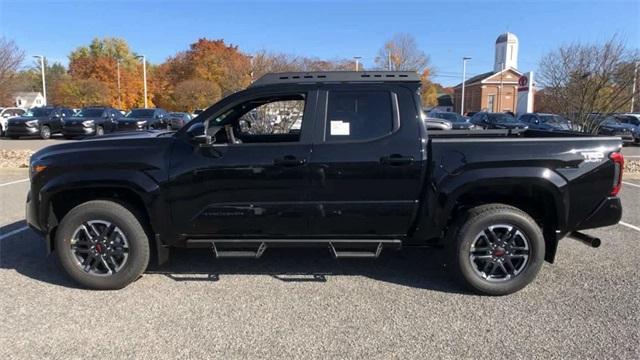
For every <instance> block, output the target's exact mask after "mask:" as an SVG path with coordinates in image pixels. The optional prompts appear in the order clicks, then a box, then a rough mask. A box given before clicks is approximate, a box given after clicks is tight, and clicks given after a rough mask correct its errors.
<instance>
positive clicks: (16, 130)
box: [7, 124, 40, 137]
mask: <svg viewBox="0 0 640 360" xmlns="http://www.w3.org/2000/svg"><path fill="white" fill-rule="evenodd" d="M39 134H40V127H39V126H27V125H25V124H9V125H8V126H7V136H9V137H11V136H33V135H39Z"/></svg>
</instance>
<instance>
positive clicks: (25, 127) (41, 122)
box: [6, 107, 73, 139]
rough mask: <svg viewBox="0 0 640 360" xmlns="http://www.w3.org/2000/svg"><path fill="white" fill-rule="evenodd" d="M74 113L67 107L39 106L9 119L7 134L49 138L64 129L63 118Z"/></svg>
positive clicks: (17, 136)
mask: <svg viewBox="0 0 640 360" xmlns="http://www.w3.org/2000/svg"><path fill="white" fill-rule="evenodd" d="M71 115H73V111H72V110H71V109H67V108H56V107H39V108H33V109H31V110H29V111H28V112H27V113H26V114H24V115H23V116H19V117H14V118H11V119H9V120H8V121H7V130H6V135H7V136H8V137H10V138H12V139H17V138H19V137H21V136H39V137H41V138H43V139H49V138H50V137H51V135H53V134H56V133H59V132H60V131H61V130H62V120H63V119H64V118H67V117H70V116H71Z"/></svg>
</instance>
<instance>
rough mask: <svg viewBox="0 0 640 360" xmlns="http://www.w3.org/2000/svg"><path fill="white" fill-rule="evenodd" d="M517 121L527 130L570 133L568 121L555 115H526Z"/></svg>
mask: <svg viewBox="0 0 640 360" xmlns="http://www.w3.org/2000/svg"><path fill="white" fill-rule="evenodd" d="M518 121H520V122H522V123H525V124H527V125H528V126H529V129H534V130H547V131H570V130H571V123H570V122H569V120H567V119H565V118H563V117H562V116H560V115H556V114H544V113H527V114H522V115H520V116H519V117H518Z"/></svg>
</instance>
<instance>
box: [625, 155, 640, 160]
mask: <svg viewBox="0 0 640 360" xmlns="http://www.w3.org/2000/svg"><path fill="white" fill-rule="evenodd" d="M624 157H625V159H626V158H640V155H624Z"/></svg>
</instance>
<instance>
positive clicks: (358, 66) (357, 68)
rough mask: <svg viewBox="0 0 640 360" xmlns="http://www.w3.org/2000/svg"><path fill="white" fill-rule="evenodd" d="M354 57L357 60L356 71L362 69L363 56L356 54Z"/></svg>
mask: <svg viewBox="0 0 640 360" xmlns="http://www.w3.org/2000/svg"><path fill="white" fill-rule="evenodd" d="M353 58H354V59H355V60H356V71H360V59H362V56H354V57H353Z"/></svg>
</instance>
